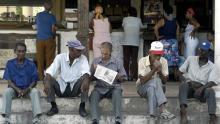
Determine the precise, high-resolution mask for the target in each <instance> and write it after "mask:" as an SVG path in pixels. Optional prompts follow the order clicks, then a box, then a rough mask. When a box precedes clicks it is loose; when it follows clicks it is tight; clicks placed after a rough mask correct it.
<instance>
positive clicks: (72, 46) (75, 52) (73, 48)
mask: <svg viewBox="0 0 220 124" xmlns="http://www.w3.org/2000/svg"><path fill="white" fill-rule="evenodd" d="M67 46H68V47H69V56H70V58H72V59H75V58H79V57H80V56H81V54H82V52H83V50H84V49H85V47H84V46H83V45H82V44H81V42H80V41H79V40H70V41H68V42H67Z"/></svg>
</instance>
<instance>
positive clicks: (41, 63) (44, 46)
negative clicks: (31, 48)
mask: <svg viewBox="0 0 220 124" xmlns="http://www.w3.org/2000/svg"><path fill="white" fill-rule="evenodd" d="M36 48H37V53H36V57H37V69H38V73H39V79H40V80H43V78H44V70H45V69H46V68H48V67H49V66H50V64H51V63H52V62H53V60H54V58H55V51H56V42H55V40H54V39H53V38H49V39H47V40H38V41H37V43H36Z"/></svg>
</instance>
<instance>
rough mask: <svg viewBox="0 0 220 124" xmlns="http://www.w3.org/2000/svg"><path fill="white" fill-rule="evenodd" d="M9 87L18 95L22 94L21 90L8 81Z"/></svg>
mask: <svg viewBox="0 0 220 124" xmlns="http://www.w3.org/2000/svg"><path fill="white" fill-rule="evenodd" d="M8 86H9V87H11V88H12V89H14V90H15V92H16V93H18V94H20V92H21V89H20V88H19V87H17V86H16V85H15V84H14V83H13V82H12V81H11V80H8Z"/></svg>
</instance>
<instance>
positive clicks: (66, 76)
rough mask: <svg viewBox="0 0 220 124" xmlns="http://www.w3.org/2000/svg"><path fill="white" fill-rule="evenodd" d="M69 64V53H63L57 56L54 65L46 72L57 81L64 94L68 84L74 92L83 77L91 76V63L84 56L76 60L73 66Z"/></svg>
mask: <svg viewBox="0 0 220 124" xmlns="http://www.w3.org/2000/svg"><path fill="white" fill-rule="evenodd" d="M69 63H70V60H69V53H62V54H59V55H57V56H56V58H55V59H54V61H53V63H52V64H51V65H50V67H49V68H48V69H47V70H46V73H47V74H50V75H51V76H52V77H54V78H55V79H56V80H57V82H58V83H59V85H60V91H61V92H62V93H63V92H64V91H65V89H66V86H67V83H68V82H69V83H70V86H71V90H72V89H73V86H74V85H75V83H76V82H77V80H78V79H79V78H80V77H81V76H83V75H84V74H86V73H87V74H90V68H89V63H88V60H87V58H86V57H85V56H84V55H81V56H80V57H79V58H77V59H75V60H74V61H73V63H72V65H71V66H70V65H69Z"/></svg>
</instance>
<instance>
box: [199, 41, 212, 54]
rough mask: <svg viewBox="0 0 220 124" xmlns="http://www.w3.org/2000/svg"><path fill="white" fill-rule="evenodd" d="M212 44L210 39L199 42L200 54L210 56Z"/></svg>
mask: <svg viewBox="0 0 220 124" xmlns="http://www.w3.org/2000/svg"><path fill="white" fill-rule="evenodd" d="M210 48H211V44H210V42H209V41H203V42H201V43H200V44H199V56H200V57H208V55H209V50H210Z"/></svg>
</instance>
